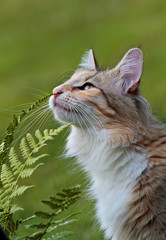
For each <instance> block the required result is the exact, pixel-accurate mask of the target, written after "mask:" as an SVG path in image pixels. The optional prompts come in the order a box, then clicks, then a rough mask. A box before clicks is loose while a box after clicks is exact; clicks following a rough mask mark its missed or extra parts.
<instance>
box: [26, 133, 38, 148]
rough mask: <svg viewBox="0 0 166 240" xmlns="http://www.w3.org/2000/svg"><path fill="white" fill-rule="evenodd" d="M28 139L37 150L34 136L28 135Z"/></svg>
mask: <svg viewBox="0 0 166 240" xmlns="http://www.w3.org/2000/svg"><path fill="white" fill-rule="evenodd" d="M26 138H27V140H28V143H29V145H30V147H31V148H32V149H34V148H36V145H37V144H36V142H35V139H34V138H33V137H32V134H30V133H27V135H26Z"/></svg>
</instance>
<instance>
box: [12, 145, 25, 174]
mask: <svg viewBox="0 0 166 240" xmlns="http://www.w3.org/2000/svg"><path fill="white" fill-rule="evenodd" d="M9 161H10V164H11V168H12V170H13V171H15V170H17V169H19V168H20V167H21V166H22V162H21V161H19V159H18V156H17V154H16V151H15V149H14V147H12V148H11V149H10V151H9Z"/></svg>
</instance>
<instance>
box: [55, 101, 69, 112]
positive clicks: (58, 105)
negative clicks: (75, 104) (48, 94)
mask: <svg viewBox="0 0 166 240" xmlns="http://www.w3.org/2000/svg"><path fill="white" fill-rule="evenodd" d="M54 106H55V108H57V109H59V110H63V111H66V112H70V111H71V110H70V109H69V108H67V107H65V106H63V105H61V104H59V103H57V102H56V103H54Z"/></svg>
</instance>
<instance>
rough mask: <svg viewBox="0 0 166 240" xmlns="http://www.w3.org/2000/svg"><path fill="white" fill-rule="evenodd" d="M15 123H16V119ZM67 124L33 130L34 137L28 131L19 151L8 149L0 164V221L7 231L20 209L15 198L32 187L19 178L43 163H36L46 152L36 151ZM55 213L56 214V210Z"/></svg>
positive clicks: (28, 175)
mask: <svg viewBox="0 0 166 240" xmlns="http://www.w3.org/2000/svg"><path fill="white" fill-rule="evenodd" d="M15 124H16V125H17V124H18V123H17V122H16V119H15ZM69 125H70V124H67V125H64V126H63V127H60V128H58V129H55V130H54V129H52V130H51V131H50V130H47V129H46V130H44V132H43V133H41V132H40V131H39V130H37V131H36V132H35V137H33V136H32V135H31V134H29V133H28V134H27V135H26V136H25V137H24V138H23V139H22V140H21V142H20V146H19V150H20V151H19V152H17V151H16V150H15V148H14V147H12V148H11V149H10V151H9V155H8V156H9V161H8V164H6V163H4V164H3V165H2V168H1V174H0V182H1V186H0V223H3V222H4V226H5V227H4V229H5V230H6V231H7V232H8V231H9V225H10V224H9V221H10V222H11V221H13V220H12V215H13V214H14V213H15V212H16V211H19V210H22V208H21V207H20V206H18V205H16V203H15V200H16V199H17V197H19V196H20V195H22V194H23V193H24V192H25V191H26V190H27V189H29V188H31V187H33V186H26V185H23V186H20V185H19V181H20V179H24V178H28V177H31V175H32V174H33V173H34V172H35V170H36V169H38V167H40V166H41V165H43V163H39V164H36V163H37V161H39V160H41V159H42V158H44V157H46V156H48V154H36V153H38V152H39V150H40V149H41V148H43V147H44V146H45V145H47V144H46V142H47V141H48V140H52V139H54V138H53V137H54V136H55V135H57V134H59V133H60V132H61V131H63V129H65V128H66V127H68V126H69ZM8 131H10V130H8ZM50 201H51V200H50ZM52 204H55V203H52ZM56 214H58V212H57V213H56ZM5 216H6V217H5ZM9 216H10V217H9ZM52 217H53V216H52V215H51V218H52ZM16 228H17V224H16V225H15V230H16ZM13 229H14V227H13ZM15 230H13V231H15ZM9 232H10V231H9Z"/></svg>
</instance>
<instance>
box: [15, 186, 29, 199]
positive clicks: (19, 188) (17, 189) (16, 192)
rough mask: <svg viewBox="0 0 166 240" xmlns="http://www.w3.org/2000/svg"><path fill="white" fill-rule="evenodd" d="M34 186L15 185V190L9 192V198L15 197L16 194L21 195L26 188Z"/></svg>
mask: <svg viewBox="0 0 166 240" xmlns="http://www.w3.org/2000/svg"><path fill="white" fill-rule="evenodd" d="M31 187H34V185H31V186H25V185H24V186H21V187H17V188H16V189H15V191H14V192H13V193H12V194H11V196H10V198H13V197H16V196H20V195H22V194H23V193H24V192H25V191H26V190H27V189H29V188H31Z"/></svg>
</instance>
